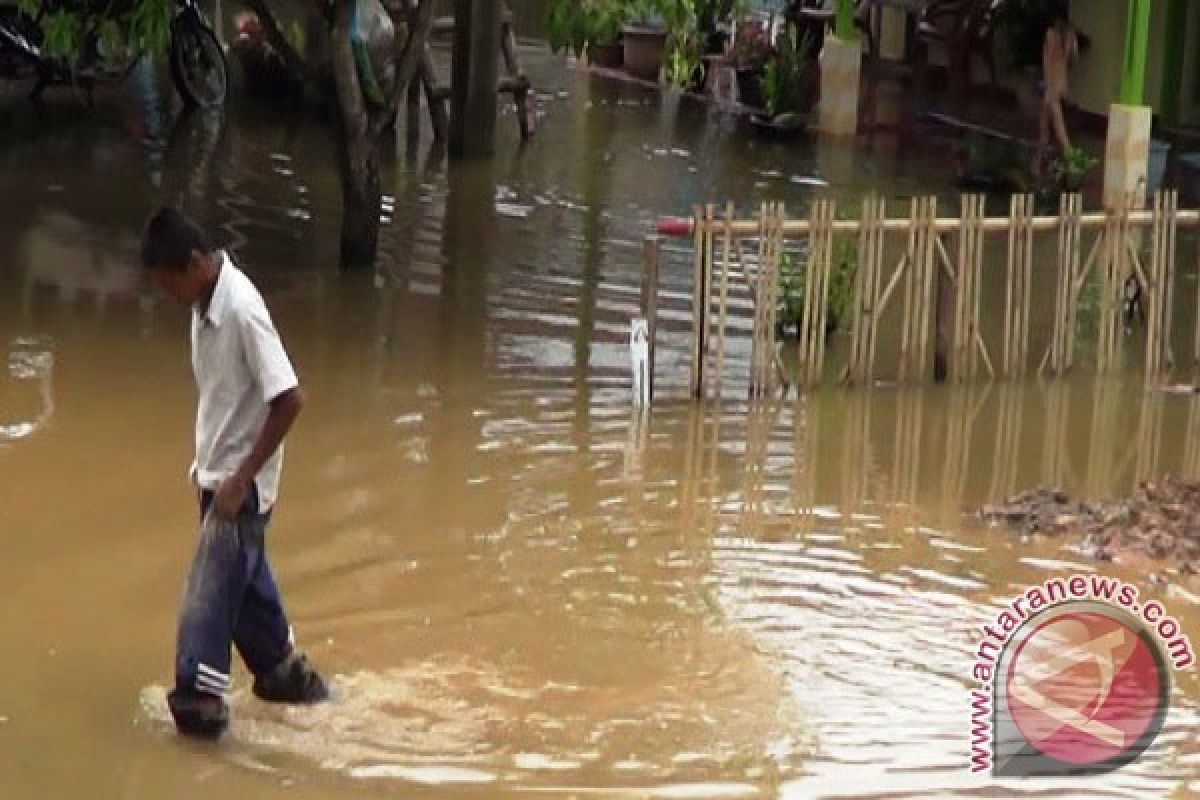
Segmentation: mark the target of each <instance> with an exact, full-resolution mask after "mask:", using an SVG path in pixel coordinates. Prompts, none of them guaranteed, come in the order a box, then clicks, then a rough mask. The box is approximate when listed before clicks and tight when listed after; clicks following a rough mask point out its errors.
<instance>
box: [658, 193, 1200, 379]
mask: <svg viewBox="0 0 1200 800" xmlns="http://www.w3.org/2000/svg"><path fill="white" fill-rule="evenodd" d="M906 205H907V209H906V210H907V213H906V214H904V215H902V216H889V215H888V210H889V209H888V204H887V202H886V201H885V200H884V199H883V198H880V197H878V196H868V197H866V198H864V199H863V201H862V203H861V206H860V207H859V208H858V209H857V213H856V215H855V216H854V217H853V218H850V219H843V218H839V215H838V207H837V204H836V202H835V201H834V200H833V199H828V198H819V199H817V200H815V201H814V202H813V203H812V206H811V208H810V210H809V213H808V215H807V216H806V217H804V218H790V217H788V216H787V215H786V211H785V209H784V206H783V205H782V204H779V203H765V204H763V205H762V206H761V208H760V210H759V214H758V216H757V218H755V219H741V218H737V217H736V216H735V211H734V207H733V205H732V203H729V204H726V205H725V206H724V208H723V210H722V211H721V212H720V213H719V214H718V213H717V210H716V207H715V206H714V205H708V206H704V207H697V208H696V209H695V213H694V216H693V217H692V218H691V219H684V220H680V219H672V220H663V221H662V222H660V224H659V233H661V234H664V235H669V236H681V235H683V236H690V237H691V238H692V240H693V244H694V252H693V259H694V261H693V267H694V275H693V278H694V282H693V295H692V328H691V359H690V362H691V380H690V389H691V393H692V394H693V396H695V397H698V398H704V397H711V396H713V394H714V392H715V394H717V395H719V394H720V393H721V392H722V391H723V388H724V386H725V384H726V383H727V381H726V374H727V372H728V371H729V368H730V365H731V364H734V363H738V364H741V363H743V360H737V359H733V358H731V352H732V350H731V348H734V347H744V346H745V342H744V341H743V340H741V338H740V336H739V335H738V334H737V333H735V331H738V330H740V328H739V327H738V326H734V325H733V322H734V319H733V318H734V310H735V304H737V305H738V307H739V308H741V307H744V306H746V305H748V306H749V307H750V309H751V320H750V323H751V324H750V342H749V351H750V353H749V375H748V376H745V377H741V376H739V382H740V381H742V380H744V381H745V383H746V384H747V385H748V391H749V394H750V395H751V396H761V395H764V394H768V393H771V392H774V391H776V390H777V389H779V388H780V387H783V388H786V387H787V386H789V385H790V382H791V380H790V376H789V373H788V371H787V370H786V369H785V367H784V362H783V359H782V357H781V348H782V345H781V342H780V337H779V334H778V327H779V316H778V310H777V309H778V307H779V305H780V303H781V301H782V300H783V299H784V291H785V286H784V285H783V281H784V278H785V276H784V275H783V271H784V265H785V263H787V262H786V259H787V258H789V257H791V256H785V254H795V253H797V252H799V253H801V254H802V259H801V260H802V261H803V264H802V265H800V267H799V268H798V269H796V270H795V271H794V273H789V275H788V276H786V277H788V278H789V279H790V278H795V277H797V276H799V277H801V278H802V280H803V283H804V290H803V297H802V309H803V311H802V314H801V318H800V320H799V328H798V332H797V336H796V338H797V364H798V370H797V371H796V373H795V376H796V381H797V382H798V383H799V384H801V385H803V386H805V387H814V386H817V385H818V384H821V383H823V382H845V383H855V384H865V385H869V384H871V383H874V382H875V381H877V380H880V379H886V378H898V379H899V380H900V381H902V382H906V383H915V382H919V381H923V380H926V379H928V378H930V377H935V378H937V379H939V380H940V379H942V378H943V377H949V378H950V380H952V381H953V382H955V383H963V382H970V381H975V380H977V379H979V378H980V377H981V376H983V375H984V374H985V373H986V376H987V377H988V378H989V379H990V378H1006V379H1013V378H1021V377H1023V376H1027V375H1028V374H1030V373H1031V372H1036V374H1037V375H1039V376H1042V375H1045V374H1047V373H1048V374H1050V375H1063V374H1065V373H1067V372H1069V371H1071V370H1072V369H1074V368H1075V367H1076V366H1077V361H1078V360H1079V354H1080V351H1081V349H1083V348H1082V346H1081V339H1082V338H1083V337H1084V335H1085V331H1084V330H1083V329H1084V328H1085V327H1090V328H1091V329H1089V330H1088V331H1086V334H1087V335H1089V336H1094V340H1089V341H1088V344H1089V345H1094V354H1095V355H1094V367H1095V369H1096V371H1097V372H1100V373H1104V372H1109V371H1112V370H1115V369H1117V368H1119V367H1120V366H1121V365H1122V364H1123V363H1125V358H1124V356H1123V354H1122V345H1123V341H1124V340H1125V338H1126V337H1124V336H1123V335H1122V333H1123V331H1124V330H1126V328H1127V327H1128V326H1129V324H1130V319H1131V317H1130V313H1131V309H1133V308H1134V305H1136V310H1137V312H1138V314H1137V321H1139V322H1140V323H1141V324H1144V327H1145V334H1144V339H1145V353H1144V357H1143V359H1142V361H1143V365H1144V370H1145V373H1146V374H1147V375H1148V376H1159V375H1161V374H1162V373H1164V372H1165V371H1167V370H1169V369H1170V368H1171V367H1173V366H1174V364H1175V358H1174V348H1173V347H1172V342H1171V336H1172V331H1173V319H1172V312H1173V308H1174V306H1175V285H1176V283H1177V281H1178V276H1179V272H1178V270H1177V269H1176V257H1177V250H1178V248H1177V231H1178V229H1179V228H1180V227H1181V226H1183V227H1197V226H1198V225H1200V211H1197V210H1181V209H1180V208H1179V207H1178V197H1177V194H1176V193H1175V192H1174V191H1160V192H1158V193H1157V194H1156V195H1155V196H1154V198H1153V204H1152V207H1151V208H1134V207H1133V206H1132V204H1131V203H1127V204H1125V205H1124V206H1120V207H1116V208H1113V209H1109V210H1105V211H1097V212H1087V213H1085V212H1083V211H1082V210H1081V208H1082V204H1081V200H1080V197H1079V195H1077V194H1067V195H1064V196H1063V197H1062V198H1061V201H1060V206H1059V213H1058V214H1057V215H1054V216H1038V215H1035V213H1034V198H1033V197H1032V195H1014V196H1013V197H1012V198H1011V201H1010V204H1009V213H1008V215H1007V216H1003V217H998V216H993V217H989V216H987V215H986V213H985V207H984V197H983V196H982V195H963V197H962V199H961V203H960V212H959V214H958V216H953V217H951V216H939V215H938V199H937V198H936V197H914V198H911V199H910V200H909V201H908V202H907V203H906ZM1039 236H1040V237H1041V241H1043V242H1044V245H1045V246H1044V247H1043V248H1042V250H1041V251H1039V250H1038V249H1037V248H1036V247H1035V244H1036V242H1038V241H1039ZM1147 237H1148V240H1149V247H1148V248H1143V243H1144V241H1145V240H1146V239H1147ZM839 242H852V243H854V244H855V245H856V247H857V256H856V259H855V262H856V264H855V267H854V274H853V281H852V283H853V286H852V288H851V289H850V291H851V292H852V298H851V300H850V306H849V313H848V317H849V319H848V320H844V322H846V323H847V327H848V331H847V334H848V339H847V341H848V347H847V348H846V350H845V355H844V358H843V359H842V360H843V361H844V363H841V364H834V363H833V361H832V359H831V358H830V345H829V337H828V331H827V328H828V327H829V323H830V321H831V319H832V317H831V314H832V313H833V311H834V310H833V309H831V298H832V296H833V291H832V288H831V287H832V286H833V283H834V281H835V280H836V279H837V276H836V275H835V274H834V271H835V270H836V269H837V268H839V265H838V264H836V263H835V255H836V253H837V249H836V247H837V244H838V243H839ZM989 244H990V245H991V246H990V247H989V246H988V245H989ZM1198 249H1200V248H1198ZM1001 251H1002V252H1003V261H1000V259H999V258H996V256H998V254H999V253H1000V252H1001ZM646 252H647V259H646V261H647V270H648V271H649V270H650V269H653V270H654V271H655V277H654V281H655V283H656V282H657V263H652V262H653V261H654V259H655V258H656V254H657V247H655V248H654V249H653V250H651V249H650V248H649V247H648V248H647V251H646ZM1039 253H1040V255H1039ZM997 272H999V273H1000V275H996V273H997ZM989 276H990V277H991V279H992V280H995V279H997V278H999V279H1001V280H1002V283H1000V284H999V286H1002V291H1003V302H1004V307H1003V309H1002V312H1001V313H1000V314H998V315H997V316H998V317H1000V318H1001V322H1002V324H1001V325H999V326H988V325H985V324H984V322H985V320H984V319H983V317H982V311H983V308H982V303H983V297H984V291H983V286H984V283H985V280H987V279H988V278H989ZM1038 282H1040V283H1038ZM1035 284H1037V285H1041V286H1043V287H1045V288H1043V290H1042V291H1041V292H1040V293H1041V294H1045V292H1046V291H1053V295H1054V296H1053V303H1052V304H1049V303H1046V302H1045V301H1044V300H1043V301H1039V297H1038V295H1039V291H1037V290H1036V289H1035ZM1090 286H1091V287H1098V288H1093V289H1090V290H1089V287H1090ZM651 291H652V289H651ZM1196 291H1197V294H1196V308H1197V309H1200V283H1198V284H1197V290H1196ZM989 296H995V295H994V294H992V293H989ZM1132 299H1136V300H1137V303H1136V304H1133V303H1132V302H1131V301H1132ZM643 305H644V306H646V305H651V306H652V305H653V304H652V303H646V302H645V301H644V302H643ZM1046 306H1049V311H1048V312H1047V311H1045V310H1043V309H1044V308H1045V307H1046ZM651 310H652V309H651ZM889 313H890V323H889V324H890V327H888V326H887V325H885V316H886V315H889ZM1046 313H1049V314H1050V316H1051V319H1049V320H1046V319H1044V315H1045V314H1046ZM1085 315H1090V316H1089V318H1094V319H1095V324H1094V325H1092V326H1085V325H1084V324H1083V323H1084V317H1085ZM1195 316H1196V330H1195V335H1194V339H1193V347H1192V351H1193V357H1194V359H1195V361H1196V362H1197V363H1200V313H1197V314H1196V315H1195ZM651 324H653V322H651ZM743 327H744V326H743ZM1093 329H1094V330H1093ZM1035 330H1036V335H1035ZM884 348H888V349H891V350H894V351H895V352H894V353H893V355H894V359H895V361H894V372H893V373H892V374H890V375H889V374H885V368H884V367H882V366H881V363H880V361H881V358H880V351H881V350H882V349H884ZM1088 349H1089V350H1090V349H1091V347H1089V348H1088ZM993 356H995V358H994V357H993ZM931 363H932V366H933V369H932V370H931V369H930V367H931Z"/></svg>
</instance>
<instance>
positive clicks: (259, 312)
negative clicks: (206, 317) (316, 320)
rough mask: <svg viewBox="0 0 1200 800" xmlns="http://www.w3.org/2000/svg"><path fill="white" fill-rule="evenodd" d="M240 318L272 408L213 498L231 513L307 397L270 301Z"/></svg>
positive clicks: (245, 342) (250, 355)
mask: <svg viewBox="0 0 1200 800" xmlns="http://www.w3.org/2000/svg"><path fill="white" fill-rule="evenodd" d="M236 320H237V325H238V327H239V332H240V334H241V338H242V351H243V353H244V354H245V356H246V362H247V364H249V366H250V371H251V372H252V373H253V374H254V379H255V382H256V383H257V384H258V387H259V390H260V391H261V392H262V397H263V402H264V403H267V404H268V405H269V406H270V409H269V410H268V412H267V419H266V421H265V422H264V423H263V427H262V430H260V431H259V432H258V436H257V437H256V438H255V440H254V445H253V447H251V449H250V452H249V454H247V456H246V458H245V459H244V460H243V461H242V463H241V465H240V466H239V467H238V469H237V471H236V472H235V473H234V474H233V475H231V476H229V478H227V479H226V480H225V482H224V483H222V484H221V486H220V488H219V489H218V490H217V493H216V497H214V498H213V501H214V505H215V506H216V508H217V512H218V513H220V514H221V515H223V516H225V517H229V518H232V517H236V516H237V512H238V509H239V508H241V506H242V503H243V502H244V501H245V499H246V493H247V492H248V491H249V490H250V486H251V484H252V483H253V482H254V476H255V475H257V474H258V472H259V470H261V469H262V467H263V464H265V463H266V462H267V459H269V458H270V457H271V456H272V455H273V454H274V453H275V451H276V450H277V449H278V448H279V445H280V443H281V442H282V441H283V438H284V437H285V436H287V433H288V431H289V430H291V427H292V423H294V422H295V421H296V417H297V416H298V415H299V414H300V407H301V406H302V405H303V402H304V398H303V394H302V392H301V390H300V381H299V379H298V378H297V377H296V373H295V370H293V369H292V362H291V360H290V359H288V356H287V353H286V351H284V349H283V342H282V341H280V338H279V333H278V332H277V331H276V330H275V324H274V322H272V320H271V315H270V313H269V312H268V311H267V307H266V304H264V303H263V302H262V301H261V299H258V302H256V303H253V304H252V305H251V307H250V308H249V309H247V310H239V313H237V314H236Z"/></svg>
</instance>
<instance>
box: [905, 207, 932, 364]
mask: <svg viewBox="0 0 1200 800" xmlns="http://www.w3.org/2000/svg"><path fill="white" fill-rule="evenodd" d="M910 220H911V228H910V229H909V237H908V258H907V262H908V263H907V266H908V274H907V275H905V286H904V288H905V291H904V322H903V327H902V329H901V339H900V377H901V380H904V381H908V380H912V379H913V378H914V377H916V376H919V375H921V374H922V373H924V371H925V364H926V362H927V360H928V359H927V353H926V352H925V351H926V349H927V348H928V346H929V335H928V334H929V331H928V328H929V318H930V314H929V295H930V294H931V292H932V288H933V286H932V278H933V274H932V272H931V271H930V270H931V267H932V266H933V258H934V255H935V252H936V251H935V249H934V247H935V245H934V243H933V238H934V237H935V236H936V235H937V232H936V231H937V227H936V222H937V199H936V198H934V197H914V198H913V199H912V204H911V211H910Z"/></svg>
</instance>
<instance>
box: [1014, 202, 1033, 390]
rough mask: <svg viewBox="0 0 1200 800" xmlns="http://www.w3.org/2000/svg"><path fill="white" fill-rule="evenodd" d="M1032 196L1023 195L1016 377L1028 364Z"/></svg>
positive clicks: (1031, 301)
mask: <svg viewBox="0 0 1200 800" xmlns="http://www.w3.org/2000/svg"><path fill="white" fill-rule="evenodd" d="M1033 211H1034V202H1033V195H1031V194H1027V195H1025V214H1024V215H1023V217H1022V220H1021V221H1022V229H1023V230H1024V233H1025V248H1024V259H1023V260H1022V267H1023V269H1022V274H1021V288H1022V291H1023V299H1022V303H1021V342H1020V348H1019V350H1018V357H1019V359H1020V360H1019V361H1018V363H1017V375H1018V376H1021V375H1024V374H1025V369H1026V367H1027V366H1028V364H1029V319H1030V317H1031V315H1032V314H1033Z"/></svg>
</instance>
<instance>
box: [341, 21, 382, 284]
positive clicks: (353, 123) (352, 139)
mask: <svg viewBox="0 0 1200 800" xmlns="http://www.w3.org/2000/svg"><path fill="white" fill-rule="evenodd" d="M353 13H354V2H353V0H338V3H337V6H336V7H335V9H334V19H333V37H332V42H331V46H332V53H331V55H332V57H333V78H334V85H335V87H336V88H337V96H338V107H339V109H340V111H341V136H340V137H338V138H339V142H340V145H341V147H340V149H341V162H342V163H341V178H342V234H341V265H342V267H343V268H345V269H356V268H363V267H370V266H371V265H373V264H374V263H375V253H376V248H377V246H378V244H379V212H380V208H381V199H382V198H381V196H380V190H379V145H378V139H377V137H374V136H371V131H370V119H369V117H368V116H367V108H366V105H365V103H364V101H363V96H362V88H361V87H360V85H359V82H358V71H357V68H356V67H355V64H354V51H353V50H352V49H351V44H350V32H351V25H352V18H353Z"/></svg>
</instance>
